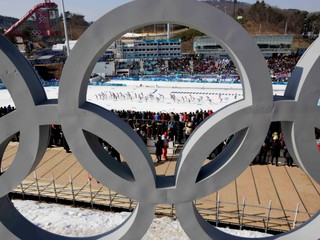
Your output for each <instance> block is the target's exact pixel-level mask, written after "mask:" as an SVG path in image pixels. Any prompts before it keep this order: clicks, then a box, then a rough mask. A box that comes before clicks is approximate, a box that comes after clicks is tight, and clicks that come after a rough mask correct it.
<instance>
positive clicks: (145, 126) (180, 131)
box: [0, 105, 320, 166]
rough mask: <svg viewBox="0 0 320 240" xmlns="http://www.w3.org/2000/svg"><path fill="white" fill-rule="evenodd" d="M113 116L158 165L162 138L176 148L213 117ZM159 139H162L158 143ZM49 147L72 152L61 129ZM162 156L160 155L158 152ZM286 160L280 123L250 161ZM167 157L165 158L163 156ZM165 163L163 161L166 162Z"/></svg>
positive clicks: (56, 129)
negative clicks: (150, 147)
mask: <svg viewBox="0 0 320 240" xmlns="http://www.w3.org/2000/svg"><path fill="white" fill-rule="evenodd" d="M14 110H15V108H14V107H12V106H10V105H8V106H5V107H0V114H1V116H4V115H6V114H8V113H10V112H11V111H14ZM111 112H113V113H114V114H115V115H117V116H118V117H119V118H121V119H122V120H123V121H125V122H127V123H128V124H129V125H130V126H131V127H132V129H133V130H134V131H135V132H136V133H137V134H138V135H139V136H140V137H141V138H142V140H143V141H144V142H145V144H147V142H148V140H149V139H152V140H155V146H156V148H157V149H158V150H156V152H155V153H156V155H157V160H158V161H160V159H161V154H160V153H159V148H160V149H163V148H164V146H159V142H161V145H162V143H163V142H164V139H163V136H165V139H167V140H168V141H173V142H174V143H175V144H181V145H182V144H184V143H185V142H186V141H187V139H188V137H189V136H190V135H191V134H192V132H193V131H194V130H195V129H196V128H197V127H198V126H199V125H200V124H201V122H203V121H204V120H205V119H206V118H207V117H209V116H210V115H212V114H213V112H212V111H211V110H209V111H205V110H199V111H195V112H182V113H173V112H170V113H165V112H152V111H133V110H132V111H130V110H128V111H126V110H122V111H119V110H111ZM315 135H316V138H319V137H320V130H319V129H316V130H315ZM161 136H162V139H161ZM232 137H233V136H230V137H229V138H227V139H225V140H224V141H223V142H222V143H221V144H219V146H217V147H216V148H215V149H213V151H212V152H211V153H210V155H209V156H208V159H209V160H212V159H213V158H214V157H215V156H217V155H218V154H219V153H220V152H221V151H222V150H223V149H224V148H225V147H226V146H227V144H228V143H229V141H230V140H231V139H232ZM12 140H13V141H19V135H15V136H14V137H13V139H12ZM100 142H101V144H102V145H103V147H104V148H105V149H106V150H107V151H108V152H109V153H110V154H111V156H114V157H115V159H117V160H118V161H120V162H121V160H120V154H119V152H117V150H115V149H114V148H113V147H112V146H111V145H109V144H108V143H107V142H105V141H104V140H102V139H100ZM48 147H63V148H64V149H65V150H66V152H68V153H70V152H71V150H70V148H69V145H68V143H67V141H66V139H65V137H64V134H63V131H62V128H61V126H60V125H53V124H52V126H51V134H50V140H49V143H48ZM160 152H161V151H160ZM281 156H282V157H283V158H285V160H286V162H285V164H287V165H288V166H292V165H293V159H292V157H291V156H290V154H289V152H288V150H287V149H286V146H285V143H284V140H283V136H282V133H281V126H280V123H278V122H276V123H272V124H271V125H270V129H269V132H268V134H267V136H266V138H265V141H264V143H263V144H262V146H261V149H260V152H259V153H258V155H257V157H256V158H255V159H254V160H253V163H254V164H269V163H271V164H273V163H275V165H276V166H277V165H278V160H279V157H281ZM165 157H166V156H165ZM165 159H166V158H165Z"/></svg>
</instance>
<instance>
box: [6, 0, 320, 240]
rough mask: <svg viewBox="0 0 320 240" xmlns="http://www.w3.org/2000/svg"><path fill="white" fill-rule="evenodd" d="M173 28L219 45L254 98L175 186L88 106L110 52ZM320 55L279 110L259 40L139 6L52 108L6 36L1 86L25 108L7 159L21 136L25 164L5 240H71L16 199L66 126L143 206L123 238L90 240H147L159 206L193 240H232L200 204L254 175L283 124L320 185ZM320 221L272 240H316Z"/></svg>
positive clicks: (200, 139)
mask: <svg viewBox="0 0 320 240" xmlns="http://www.w3.org/2000/svg"><path fill="white" fill-rule="evenodd" d="M163 22H170V23H176V24H181V25H186V26H190V27H192V28H195V29H198V30H200V31H202V32H204V33H206V34H207V35H208V36H210V37H212V38H213V39H215V41H217V42H218V43H219V44H220V45H221V46H222V47H223V48H224V49H226V51H227V52H228V54H229V56H230V57H231V58H232V59H233V61H234V62H235V64H236V66H237V68H238V71H239V74H240V75H241V79H242V82H243V89H244V99H243V100H240V101H238V102H236V103H233V104H231V105H229V106H227V107H225V108H223V109H221V110H220V111H218V112H217V113H216V114H214V115H213V116H211V117H210V118H209V119H208V120H206V121H205V122H204V123H202V124H201V125H200V126H199V127H198V128H197V130H196V131H195V132H194V133H193V134H192V136H191V137H190V138H189V139H188V141H187V143H186V144H185V146H184V148H183V150H182V152H181V154H180V156H179V159H178V161H177V167H176V172H175V176H174V178H166V177H159V176H157V175H156V173H155V168H154V165H153V162H152V159H151V156H150V154H149V152H148V150H147V148H146V146H145V144H144V143H143V141H142V140H141V139H140V137H139V136H138V135H137V134H136V133H135V132H134V131H133V130H132V129H131V128H130V127H129V126H128V125H127V124H126V123H124V122H123V121H122V120H121V119H119V118H118V117H117V116H115V115H114V114H112V113H111V112H109V111H108V110H106V109H103V108H101V107H99V106H96V105H94V104H91V103H89V102H87V101H86V92H87V83H88V79H89V76H90V74H91V72H92V69H93V67H94V64H95V63H96V61H97V59H98V58H99V56H100V55H101V54H102V53H103V52H104V50H105V49H106V48H107V47H108V46H109V45H110V44H111V43H112V42H113V41H115V40H116V39H118V38H119V37H120V36H122V35H123V34H124V33H126V32H127V31H129V30H131V29H133V28H136V27H140V26H144V25H148V24H155V23H163ZM319 49H320V39H318V40H317V41H315V42H314V44H313V45H312V46H311V47H310V48H309V50H308V51H307V52H306V54H305V55H304V56H303V57H302V59H301V60H300V62H299V63H298V65H297V66H296V68H295V71H294V73H293V76H292V78H291V79H290V82H289V84H288V87H287V89H286V92H285V96H284V97H283V98H281V99H277V100H273V97H272V85H271V80H270V76H269V73H268V69H267V66H266V64H265V61H264V58H263V56H262V54H261V52H260V50H259V48H258V47H257V45H256V43H255V42H254V41H253V39H252V38H251V36H250V35H249V34H248V33H247V32H246V31H245V30H244V29H242V27H241V26H240V25H239V24H238V23H237V22H236V21H234V20H233V19H232V18H230V17H229V16H227V15H225V14H224V13H223V12H222V11H220V10H218V9H216V8H214V7H212V6H210V5H207V4H205V3H201V2H198V1H196V0H157V1H150V0H137V1H133V2H130V3H128V4H125V5H123V6H120V7H119V8H117V9H115V10H113V11H111V12H109V13H107V14H106V15H104V16H103V17H101V18H100V19H99V20H98V21H96V22H95V23H94V24H93V25H92V26H90V28H89V29H88V30H87V31H86V32H85V33H84V34H83V36H81V38H80V39H79V40H78V42H77V44H76V46H75V47H74V49H73V50H72V52H71V55H70V56H69V58H68V59H67V61H66V64H65V66H64V69H63V72H62V76H61V82H60V88H59V99H56V100H50V101H49V100H48V99H47V97H46V95H45V92H44V89H43V87H42V86H41V83H40V80H39V79H38V77H37V75H36V74H35V72H34V70H33V69H32V67H31V66H30V65H29V63H28V62H27V61H26V59H25V58H24V57H23V56H22V55H21V54H20V53H19V52H18V50H17V49H16V48H15V47H14V46H13V45H12V44H11V43H9V42H8V41H7V40H6V39H5V38H4V37H2V36H0V59H1V67H0V78H1V79H2V80H3V81H4V83H5V85H6V87H7V88H8V90H9V92H10V93H11V96H12V98H13V99H14V102H15V105H16V107H17V110H16V111H14V112H12V113H10V114H8V115H6V116H4V117H2V118H1V119H0V142H2V144H1V145H0V147H1V149H3V148H4V147H5V146H6V144H7V143H8V139H10V136H12V135H13V134H15V133H17V132H20V134H21V141H20V144H19V149H18V152H17V155H16V157H15V160H14V162H13V164H12V165H11V166H10V168H9V169H8V170H7V171H6V172H4V173H3V174H2V175H1V176H0V197H1V199H0V212H1V214H0V234H1V237H2V238H4V239H69V237H65V236H59V235H56V234H53V233H50V232H47V231H45V230H43V229H41V228H39V227H37V226H35V225H34V224H33V223H30V222H29V221H28V220H26V219H25V218H24V217H23V216H22V215H21V214H20V213H19V212H18V211H17V210H16V209H15V207H14V206H13V205H12V203H11V202H10V200H9V199H8V198H7V196H6V195H7V194H8V193H9V192H10V191H11V190H12V189H13V188H14V187H16V186H17V185H18V184H19V183H20V182H21V181H22V180H23V179H24V178H25V177H26V176H27V175H28V174H29V173H30V172H32V171H33V170H34V169H35V167H36V166H37V165H38V163H39V161H40V160H41V158H42V156H43V155H44V152H45V149H46V146H47V141H48V138H49V127H50V125H51V124H52V123H55V124H61V125H62V128H63V131H64V134H65V136H66V139H67V141H68V143H69V145H70V146H71V149H72V150H73V152H74V154H75V156H76V157H77V159H78V160H79V162H80V163H81V164H82V165H83V166H84V167H85V168H86V169H87V170H88V171H89V172H90V173H92V174H93V175H94V177H95V178H96V179H98V180H99V181H100V182H101V183H103V184H104V185H106V186H108V187H110V188H111V189H112V190H114V191H117V192H119V193H120V194H123V195H126V196H128V197H130V198H133V199H136V200H137V201H138V202H139V203H138V206H137V207H136V209H135V210H134V212H133V213H132V215H131V216H130V217H129V218H128V219H127V220H126V221H125V222H124V223H123V224H121V225H120V226H118V227H117V228H116V229H114V230H112V231H110V232H106V233H103V234H101V235H97V236H92V237H84V238H81V239H140V238H142V236H143V235H144V234H145V232H146V231H147V229H148V228H149V226H150V224H151V221H152V219H153V217H154V212H155V205H156V204H159V203H170V204H175V207H176V212H177V216H178V219H179V221H180V223H181V225H182V227H183V229H184V230H185V232H186V233H187V234H188V236H189V237H190V238H191V239H230V238H231V236H230V235H228V234H226V233H223V232H222V231H220V230H218V229H217V228H215V227H213V226H211V225H210V224H209V223H207V222H206V221H205V220H204V219H203V218H202V217H201V216H200V214H199V212H198V211H197V209H196V208H195V206H194V204H193V201H194V200H196V199H199V198H202V197H204V196H207V195H208V194H211V193H213V192H215V191H217V190H219V189H220V188H222V187H224V186H226V185H227V184H228V183H229V182H231V181H232V180H233V179H235V178H236V177H237V176H239V175H240V174H241V172H243V171H244V170H245V169H246V168H247V166H248V165H249V164H250V161H251V160H252V159H253V158H254V156H255V155H256V153H257V152H258V151H259V148H260V146H261V143H262V142H263V140H264V138H265V135H266V133H267V130H268V127H269V124H270V122H271V121H281V123H282V126H283V132H284V138H285V141H286V143H287V145H288V148H289V151H290V152H291V153H292V154H293V158H294V160H295V161H296V162H297V163H298V164H299V165H300V167H301V168H303V169H304V170H305V171H306V172H307V173H308V174H309V175H310V176H311V177H312V178H313V179H315V180H316V181H317V182H318V183H320V174H319V173H320V164H319V152H318V151H317V147H316V142H315V137H314V129H315V127H317V128H320V124H319V119H320V118H319V116H320V114H319V111H320V109H319V108H318V107H317V101H318V99H319V96H320V88H319V84H317V82H316V81H317V78H318V76H319V75H320V70H319V69H320V58H319V55H320V51H319ZM232 134H235V135H234V138H233V140H232V141H231V142H230V144H229V145H228V147H227V149H226V150H225V151H224V152H223V154H221V155H219V156H218V158H217V159H216V160H215V161H213V162H212V163H210V164H207V165H206V166H203V159H205V158H206V156H208V155H209V153H210V151H211V149H212V148H213V147H216V146H217V145H218V144H219V143H220V142H221V141H223V139H225V138H227V137H229V136H230V135H232ZM98 137H100V138H102V139H104V140H106V141H107V142H108V143H110V144H111V145H112V146H114V147H115V148H116V149H117V150H118V151H119V152H121V154H122V155H123V156H124V157H125V159H126V161H127V163H128V166H129V167H127V168H126V167H123V166H121V165H120V164H118V163H117V162H116V161H112V160H111V156H110V155H109V154H108V153H107V152H106V151H104V150H103V148H102V147H101V145H100V144H99V142H98ZM30 139H32V141H30ZM319 214H320V212H318V213H317V214H315V215H314V216H313V217H312V218H311V219H310V220H309V221H308V222H306V223H305V224H303V225H302V226H300V227H298V228H296V229H294V230H293V231H290V232H287V233H284V234H281V235H277V236H274V237H269V238H267V239H316V238H317V237H319V231H318V227H319V226H320V216H319ZM70 239H72V238H70ZM232 239H237V237H235V236H232ZM241 239H242V238H241Z"/></svg>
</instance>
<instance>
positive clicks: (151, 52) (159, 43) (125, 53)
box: [117, 39, 181, 59]
mask: <svg viewBox="0 0 320 240" xmlns="http://www.w3.org/2000/svg"><path fill="white" fill-rule="evenodd" d="M180 56H181V40H180V39H168V40H167V39H161V40H120V41H118V42H117V58H119V59H153V58H179V57H180Z"/></svg>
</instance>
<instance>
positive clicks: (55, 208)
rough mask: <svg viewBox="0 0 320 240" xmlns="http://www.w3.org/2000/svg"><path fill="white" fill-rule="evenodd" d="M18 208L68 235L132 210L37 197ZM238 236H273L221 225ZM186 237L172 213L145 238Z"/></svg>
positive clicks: (106, 225)
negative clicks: (43, 200)
mask: <svg viewBox="0 0 320 240" xmlns="http://www.w3.org/2000/svg"><path fill="white" fill-rule="evenodd" d="M13 203H14V205H15V206H16V208H17V209H18V210H19V211H20V212H21V213H22V214H23V215H24V216H25V217H26V218H27V219H29V220H30V221H31V222H33V223H34V224H36V225H38V226H39V227H41V228H43V229H46V230H48V231H50V232H54V233H57V234H59V235H64V236H73V237H84V236H93V235H97V234H99V233H103V232H106V231H108V230H111V229H113V228H114V227H116V226H118V225H119V224H121V223H122V222H123V221H124V220H125V219H126V218H127V217H128V216H129V213H127V212H121V213H110V212H103V211H99V210H90V209H83V208H74V207H70V206H64V205H58V204H48V203H38V202H34V201H22V200H14V201H13ZM220 229H221V230H223V231H226V232H228V233H229V234H233V235H236V236H242V237H250V238H260V237H266V236H270V235H269V234H264V233H260V232H253V231H238V230H231V229H226V228H220ZM161 239H166V240H169V239H170V240H186V239H189V238H188V237H187V235H186V234H185V233H184V231H183V230H182V228H181V226H180V224H179V221H174V220H172V219H170V218H168V217H162V218H155V219H154V220H153V222H152V224H151V226H150V228H149V230H148V232H147V233H146V235H145V236H144V238H143V240H161Z"/></svg>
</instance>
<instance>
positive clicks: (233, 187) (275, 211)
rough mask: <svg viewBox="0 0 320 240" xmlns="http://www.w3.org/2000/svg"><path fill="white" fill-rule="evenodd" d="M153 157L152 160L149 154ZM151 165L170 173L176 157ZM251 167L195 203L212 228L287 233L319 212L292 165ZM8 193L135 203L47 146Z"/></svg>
mask: <svg viewBox="0 0 320 240" xmlns="http://www.w3.org/2000/svg"><path fill="white" fill-rule="evenodd" d="M17 147H18V143H10V144H9V145H8V147H7V149H6V151H5V154H4V158H3V161H2V169H3V171H5V170H6V169H8V167H9V166H10V164H11V162H12V160H13V159H14V156H15V153H16V151H17ZM152 157H153V159H155V156H152ZM169 159H170V161H167V162H163V163H161V164H156V172H157V174H158V175H166V176H170V175H173V173H174V169H175V165H176V156H175V155H172V157H170V158H169ZM281 160H283V159H280V163H279V166H278V167H276V166H275V165H251V166H249V167H248V168H247V169H246V170H245V171H244V172H243V173H242V175H241V176H239V177H238V178H237V179H236V180H234V181H233V182H231V183H230V184H229V185H227V186H226V187H225V188H223V189H221V190H220V191H219V192H217V193H213V194H211V195H209V196H207V197H205V198H203V199H201V200H197V201H196V206H197V208H198V210H199V211H200V213H201V214H202V215H203V216H204V217H205V218H206V219H207V220H209V221H212V222H213V224H214V225H219V224H232V225H238V226H239V228H248V227H250V228H251V227H253V228H260V229H265V230H266V231H271V230H272V231H288V230H291V229H293V228H294V227H296V226H298V225H300V224H301V223H303V222H304V221H306V220H308V219H309V218H310V217H311V216H312V215H313V214H314V213H316V212H317V211H319V210H320V185H319V184H317V183H316V182H315V181H314V180H312V179H310V178H309V177H308V176H307V175H306V174H305V173H304V172H303V171H302V170H301V169H300V168H298V167H297V166H294V167H287V166H285V165H284V164H282V163H281ZM13 192H16V193H21V194H22V195H24V196H25V195H33V196H37V197H39V198H41V197H42V198H43V197H49V198H53V199H55V200H56V201H57V202H59V200H70V201H74V202H87V203H90V204H91V206H93V207H94V206H95V205H96V206H97V205H99V206H101V205H103V206H107V207H110V208H114V207H117V208H124V209H129V210H131V209H132V208H134V207H135V205H136V202H135V201H134V200H132V199H129V198H127V197H125V196H121V195H119V194H117V193H115V192H113V191H111V190H110V189H108V188H107V187H104V186H102V185H101V184H99V183H97V182H96V181H95V180H94V179H92V180H91V181H88V172H87V171H86V170H85V169H83V167H82V166H81V165H80V163H79V162H78V161H77V160H76V159H75V157H74V155H73V154H72V153H66V152H65V151H64V150H63V149H62V148H48V149H47V151H46V154H45V156H44V157H43V159H42V161H41V163H40V164H39V166H38V167H37V168H36V170H35V172H34V173H32V174H30V175H29V176H28V177H27V178H26V179H25V180H24V181H23V182H22V183H21V185H20V186H18V187H17V188H16V189H14V190H13ZM157 213H159V214H164V215H169V216H173V217H174V216H175V211H174V206H171V205H168V204H159V205H158V206H157Z"/></svg>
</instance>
